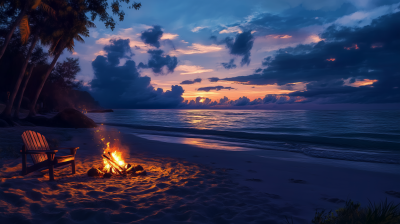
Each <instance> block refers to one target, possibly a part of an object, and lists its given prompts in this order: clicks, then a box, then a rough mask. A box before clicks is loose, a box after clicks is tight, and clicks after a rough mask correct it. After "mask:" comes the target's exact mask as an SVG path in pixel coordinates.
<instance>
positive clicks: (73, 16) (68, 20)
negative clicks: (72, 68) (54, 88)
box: [29, 6, 95, 116]
mask: <svg viewBox="0 0 400 224" xmlns="http://www.w3.org/2000/svg"><path fill="white" fill-rule="evenodd" d="M81 12H82V11H80V10H79V9H78V10H74V9H73V8H72V7H71V6H66V7H65V8H64V10H63V11H60V12H59V16H60V17H59V21H58V22H57V23H53V26H48V27H47V30H48V31H49V32H51V33H52V34H53V35H52V36H50V35H47V36H45V37H46V38H43V39H42V43H43V44H46V45H49V46H50V49H49V51H50V52H51V54H53V55H54V58H53V60H52V62H51V64H50V66H49V67H48V69H47V71H46V73H45V74H44V75H43V77H42V81H41V83H40V85H39V86H38V88H37V91H36V93H35V95H34V96H33V99H32V102H31V105H30V108H29V116H34V115H36V111H35V106H36V102H37V100H38V98H39V96H40V93H41V92H42V89H43V86H44V84H45V83H46V80H47V78H48V77H49V75H50V73H51V71H52V70H53V68H54V65H55V64H56V62H57V60H58V58H59V57H60V55H61V53H62V52H63V51H64V49H65V48H66V49H67V50H68V51H70V52H73V51H74V46H75V40H76V41H78V42H84V40H83V38H82V36H84V37H89V28H92V27H95V25H94V23H92V22H91V21H89V20H88V19H87V17H86V15H85V14H84V13H81ZM53 29H54V30H53Z"/></svg>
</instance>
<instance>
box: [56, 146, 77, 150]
mask: <svg viewBox="0 0 400 224" xmlns="http://www.w3.org/2000/svg"><path fill="white" fill-rule="evenodd" d="M59 149H70V150H71V149H75V150H77V149H79V147H61V148H55V149H54V150H59Z"/></svg>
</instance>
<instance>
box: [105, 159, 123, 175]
mask: <svg viewBox="0 0 400 224" xmlns="http://www.w3.org/2000/svg"><path fill="white" fill-rule="evenodd" d="M103 157H104V158H106V159H107V160H108V161H110V164H111V165H112V166H114V168H115V170H116V171H117V172H118V173H119V174H120V175H123V174H122V172H121V170H124V169H122V167H120V166H119V165H118V164H117V163H116V162H114V160H113V159H112V158H110V157H108V156H106V155H104V154H103ZM120 169H121V170H120Z"/></svg>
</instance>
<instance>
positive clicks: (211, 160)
mask: <svg viewBox="0 0 400 224" xmlns="http://www.w3.org/2000/svg"><path fill="white" fill-rule="evenodd" d="M26 129H27V128H26V127H13V128H3V129H0V147H1V148H2V149H8V150H6V151H7V158H2V159H1V160H0V178H1V183H0V220H2V222H1V223H186V222H191V223H286V221H285V217H289V218H293V221H294V222H293V223H310V222H311V219H312V217H313V215H314V213H315V209H318V208H325V209H328V210H329V209H335V208H338V207H340V206H343V205H344V201H345V200H347V199H352V200H354V201H358V202H361V203H362V204H366V203H367V202H368V199H369V200H371V201H381V200H384V199H385V198H388V200H389V201H394V202H396V203H400V198H399V195H396V194H393V192H400V169H399V168H400V166H399V165H388V164H373V163H360V162H345V161H335V160H329V159H319V158H318V159H315V158H314V159H313V158H305V157H304V158H303V157H301V156H299V155H296V154H293V153H286V152H277V151H267V150H264V151H262V150H253V151H225V150H213V149H205V148H200V147H198V146H193V145H190V144H175V143H165V142H160V141H151V140H147V139H144V138H140V137H138V136H135V135H133V134H130V132H129V130H128V129H124V128H111V127H104V126H101V127H100V128H96V129H62V128H46V127H29V129H30V130H34V131H38V132H40V133H42V134H43V135H45V136H46V138H47V139H48V140H49V142H51V144H56V145H60V146H63V147H68V146H78V147H80V149H79V150H78V152H77V156H76V160H77V173H76V174H75V175H72V174H71V171H70V170H71V168H70V167H69V166H67V167H65V168H56V169H55V178H56V180H55V181H52V182H50V181H48V172H47V170H45V171H37V172H33V173H31V174H28V175H26V176H20V174H19V172H20V171H21V158H10V156H13V154H12V153H9V151H11V150H19V149H20V147H21V145H22V140H21V138H20V135H21V134H22V132H23V131H24V130H26ZM120 132H121V133H120ZM99 134H102V135H105V136H107V135H109V136H112V137H115V136H117V138H119V139H120V141H121V143H122V144H123V145H124V146H126V150H127V151H126V152H127V154H128V155H127V157H126V159H125V160H126V162H128V163H131V164H140V165H142V166H143V167H144V168H145V170H146V171H147V173H148V175H147V176H145V177H130V178H126V177H115V176H114V177H112V178H110V179H103V178H93V177H88V176H87V174H86V172H87V170H89V169H90V168H91V167H92V166H99V165H101V163H102V159H101V153H102V148H103V146H102V145H101V144H99V139H98V137H99ZM198 145H199V144H198ZM209 148H210V147H209ZM211 148H212V147H211ZM1 153H3V157H4V155H5V154H4V150H3V151H2V152H0V155H2V154H1ZM385 192H389V193H390V192H392V193H391V194H388V193H385Z"/></svg>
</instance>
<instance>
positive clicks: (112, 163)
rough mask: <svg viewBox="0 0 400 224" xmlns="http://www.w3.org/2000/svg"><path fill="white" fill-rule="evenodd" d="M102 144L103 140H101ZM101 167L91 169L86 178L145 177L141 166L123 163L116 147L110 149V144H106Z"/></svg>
mask: <svg viewBox="0 0 400 224" xmlns="http://www.w3.org/2000/svg"><path fill="white" fill-rule="evenodd" d="M101 140H102V141H103V142H104V138H103V139H101ZM102 157H103V166H101V167H99V168H94V167H93V168H92V169H90V170H89V171H88V176H103V177H104V178H110V177H112V176H114V175H120V176H127V175H130V176H133V177H137V176H145V175H146V171H145V170H144V169H143V167H142V166H141V165H131V164H129V163H125V161H124V159H123V157H122V152H121V151H120V150H119V148H118V147H116V146H114V147H110V142H107V148H105V149H104V152H103V155H102Z"/></svg>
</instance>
